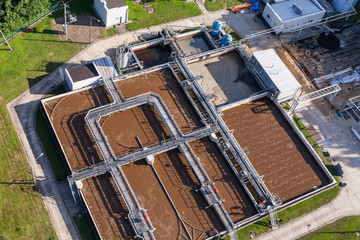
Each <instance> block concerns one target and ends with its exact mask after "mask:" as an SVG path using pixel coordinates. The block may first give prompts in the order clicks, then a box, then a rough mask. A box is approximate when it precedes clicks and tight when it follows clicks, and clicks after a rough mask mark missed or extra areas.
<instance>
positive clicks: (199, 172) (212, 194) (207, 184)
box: [179, 143, 234, 231]
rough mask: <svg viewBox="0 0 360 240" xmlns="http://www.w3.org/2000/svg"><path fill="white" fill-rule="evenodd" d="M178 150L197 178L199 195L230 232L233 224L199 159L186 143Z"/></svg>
mask: <svg viewBox="0 0 360 240" xmlns="http://www.w3.org/2000/svg"><path fill="white" fill-rule="evenodd" d="M179 150H180V151H181V152H182V154H183V155H184V156H185V158H186V160H187V161H188V163H189V165H190V167H191V168H192V169H193V171H194V172H195V175H196V176H197V177H198V179H199V181H200V183H201V187H200V190H201V193H202V194H203V195H204V197H205V199H206V201H207V202H208V204H209V206H212V207H214V209H215V211H216V212H217V214H218V215H219V217H220V219H221V221H222V223H223V224H224V226H225V228H226V229H227V230H228V231H231V230H232V229H233V228H234V223H233V222H232V220H231V219H230V216H229V214H228V213H227V212H226V210H225V208H224V206H223V205H222V199H220V197H219V195H218V193H217V192H216V190H215V188H214V185H213V184H212V183H211V180H210V178H209V177H208V175H207V174H206V171H205V169H204V168H203V167H202V166H201V164H200V162H199V159H198V158H197V157H195V156H194V154H193V152H192V151H191V149H190V147H189V146H188V145H187V144H186V143H182V144H180V146H179Z"/></svg>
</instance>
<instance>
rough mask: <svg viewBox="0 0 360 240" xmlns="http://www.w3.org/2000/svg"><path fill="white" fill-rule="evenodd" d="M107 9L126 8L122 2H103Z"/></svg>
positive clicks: (119, 0)
mask: <svg viewBox="0 0 360 240" xmlns="http://www.w3.org/2000/svg"><path fill="white" fill-rule="evenodd" d="M104 1H105V2H106V7H107V8H108V9H112V8H118V7H124V6H127V5H126V3H125V1H124V0H104Z"/></svg>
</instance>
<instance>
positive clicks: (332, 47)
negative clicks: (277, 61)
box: [284, 24, 360, 111]
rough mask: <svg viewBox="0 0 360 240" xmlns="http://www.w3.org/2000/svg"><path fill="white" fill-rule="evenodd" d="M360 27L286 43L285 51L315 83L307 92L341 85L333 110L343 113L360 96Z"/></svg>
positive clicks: (312, 83) (357, 25)
mask: <svg viewBox="0 0 360 240" xmlns="http://www.w3.org/2000/svg"><path fill="white" fill-rule="evenodd" d="M359 34H360V24H355V25H353V26H350V27H342V28H340V29H334V30H332V31H327V33H325V32H324V33H321V34H317V35H316V36H313V37H308V38H305V39H302V40H299V41H295V42H291V43H285V44H284V47H285V49H286V50H287V51H288V52H289V53H290V55H291V56H292V57H293V59H294V60H295V61H296V62H297V64H298V65H299V66H300V67H301V69H302V70H303V71H304V73H305V74H306V76H307V77H308V79H311V80H312V81H311V84H310V85H309V84H304V85H307V86H309V87H308V89H307V90H310V91H312V90H313V89H311V87H312V86H314V87H315V88H316V89H322V88H325V87H329V86H333V85H335V84H340V85H341V91H340V92H339V93H338V94H337V95H336V97H334V98H332V99H328V101H329V102H330V108H333V109H334V110H335V111H343V109H344V108H346V104H347V101H348V100H349V99H351V98H354V97H357V96H359V95H360V87H359V86H360V83H359V81H360V41H359Z"/></svg>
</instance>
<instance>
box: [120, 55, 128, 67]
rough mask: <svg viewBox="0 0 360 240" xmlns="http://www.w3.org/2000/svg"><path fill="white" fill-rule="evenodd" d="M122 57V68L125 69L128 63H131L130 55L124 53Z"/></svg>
mask: <svg viewBox="0 0 360 240" xmlns="http://www.w3.org/2000/svg"><path fill="white" fill-rule="evenodd" d="M121 55H122V56H121V62H120V68H122V69H124V68H126V67H127V65H128V62H129V53H128V52H124V53H122V54H121Z"/></svg>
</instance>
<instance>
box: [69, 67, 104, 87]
mask: <svg viewBox="0 0 360 240" xmlns="http://www.w3.org/2000/svg"><path fill="white" fill-rule="evenodd" d="M67 71H68V72H69V75H70V77H71V79H72V81H73V82H79V81H81V80H85V79H89V78H93V77H97V76H100V75H99V73H98V72H97V71H96V69H95V66H94V64H92V63H88V64H85V65H81V66H79V67H74V68H70V69H67Z"/></svg>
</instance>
